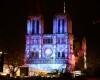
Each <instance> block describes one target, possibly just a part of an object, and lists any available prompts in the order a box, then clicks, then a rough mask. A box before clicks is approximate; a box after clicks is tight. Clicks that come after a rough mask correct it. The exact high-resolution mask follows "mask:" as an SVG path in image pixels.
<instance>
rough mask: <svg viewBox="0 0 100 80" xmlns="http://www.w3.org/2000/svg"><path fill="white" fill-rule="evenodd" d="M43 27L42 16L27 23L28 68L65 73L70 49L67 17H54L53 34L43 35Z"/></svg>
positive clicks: (26, 60) (26, 56)
mask: <svg viewBox="0 0 100 80" xmlns="http://www.w3.org/2000/svg"><path fill="white" fill-rule="evenodd" d="M43 27H44V26H43V21H42V19H41V16H37V17H32V19H31V18H30V19H29V20H28V22H27V35H26V49H25V52H26V55H25V63H26V66H28V67H29V68H30V69H33V70H43V71H47V72H52V71H54V70H58V71H62V72H65V69H66V66H67V61H68V59H67V58H68V54H69V47H70V46H69V38H68V36H69V35H68V31H67V30H68V29H67V27H68V26H67V18H66V16H65V15H58V16H55V17H54V19H53V34H42V33H43V31H44V30H43ZM41 29H42V30H41ZM66 35H67V36H66Z"/></svg>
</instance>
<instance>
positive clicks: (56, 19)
mask: <svg viewBox="0 0 100 80" xmlns="http://www.w3.org/2000/svg"><path fill="white" fill-rule="evenodd" d="M55 30H56V33H58V18H57V19H56V29H55Z"/></svg>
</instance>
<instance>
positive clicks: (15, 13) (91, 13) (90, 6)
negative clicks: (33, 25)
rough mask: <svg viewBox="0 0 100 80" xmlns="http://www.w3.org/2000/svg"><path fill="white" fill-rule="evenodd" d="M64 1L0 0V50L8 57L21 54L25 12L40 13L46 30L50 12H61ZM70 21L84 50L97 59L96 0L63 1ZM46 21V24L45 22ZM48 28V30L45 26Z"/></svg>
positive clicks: (98, 16) (99, 16)
mask: <svg viewBox="0 0 100 80" xmlns="http://www.w3.org/2000/svg"><path fill="white" fill-rule="evenodd" d="M63 1H64V0H24V1H21V0H16V1H15V0H11V1H9V0H6V1H2V2H0V50H3V51H6V52H8V54H9V56H12V55H15V54H19V53H24V48H25V33H26V20H27V16H28V15H35V14H42V15H43V16H44V18H45V25H46V27H45V29H46V31H47V32H50V29H52V28H50V26H52V25H50V24H51V23H52V22H51V21H52V15H54V14H56V13H62V12H63ZM66 1H67V2H66V4H67V3H68V4H67V6H66V7H68V8H67V11H68V12H69V14H70V16H71V18H72V21H73V34H74V36H75V38H78V39H79V40H81V39H82V37H83V36H86V39H87V53H88V54H89V55H91V57H92V58H93V59H94V58H95V56H96V57H97V59H99V55H100V54H99V48H100V47H99V45H100V42H99V41H100V39H99V34H100V23H95V24H93V21H96V20H99V19H100V11H99V10H100V5H99V2H98V1H96V0H66ZM47 23H48V24H47ZM48 27H49V29H48Z"/></svg>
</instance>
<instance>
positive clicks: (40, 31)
mask: <svg viewBox="0 0 100 80" xmlns="http://www.w3.org/2000/svg"><path fill="white" fill-rule="evenodd" d="M41 27H42V26H41V21H40V20H39V34H41V33H42V29H41Z"/></svg>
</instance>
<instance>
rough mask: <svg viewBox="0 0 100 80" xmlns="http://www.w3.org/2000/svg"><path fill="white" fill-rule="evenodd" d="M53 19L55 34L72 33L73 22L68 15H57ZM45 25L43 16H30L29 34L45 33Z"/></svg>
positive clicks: (28, 22) (28, 23) (28, 21)
mask: <svg viewBox="0 0 100 80" xmlns="http://www.w3.org/2000/svg"><path fill="white" fill-rule="evenodd" d="M52 21H53V24H52V25H53V26H52V27H53V34H55V33H56V34H64V33H72V23H71V20H70V18H68V17H67V16H66V15H56V16H54V18H53V20H52ZM44 26H45V25H44V20H43V16H29V17H28V20H27V34H33V35H34V34H43V33H44V30H45V29H44ZM47 27H48V26H47Z"/></svg>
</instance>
